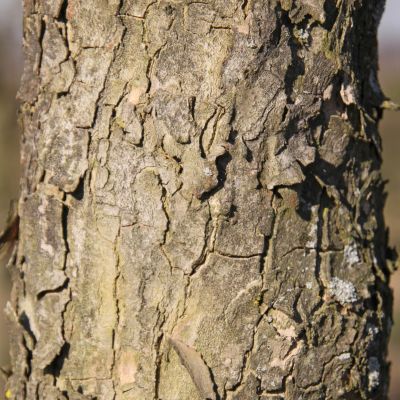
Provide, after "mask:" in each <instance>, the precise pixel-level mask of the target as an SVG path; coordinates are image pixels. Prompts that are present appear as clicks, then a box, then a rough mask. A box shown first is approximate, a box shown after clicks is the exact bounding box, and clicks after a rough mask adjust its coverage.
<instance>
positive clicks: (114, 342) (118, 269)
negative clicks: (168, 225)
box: [110, 227, 121, 400]
mask: <svg viewBox="0 0 400 400" xmlns="http://www.w3.org/2000/svg"><path fill="white" fill-rule="evenodd" d="M120 234H121V227H120V228H119V231H118V234H117V237H116V239H115V243H114V254H115V257H116V264H115V270H116V271H115V272H116V273H115V277H114V288H113V290H114V299H115V325H114V328H113V334H112V351H113V358H112V364H111V370H110V372H111V377H112V378H113V379H112V384H113V390H114V397H113V399H114V400H115V399H116V398H117V389H116V384H115V383H116V381H117V371H116V365H117V352H118V349H119V343H118V330H119V325H120V305H119V302H120V298H121V297H120V295H119V288H118V284H119V280H120V278H121V267H120V255H119V250H118V248H119V242H120Z"/></svg>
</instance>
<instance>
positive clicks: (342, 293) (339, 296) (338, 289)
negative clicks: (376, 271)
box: [328, 277, 357, 305]
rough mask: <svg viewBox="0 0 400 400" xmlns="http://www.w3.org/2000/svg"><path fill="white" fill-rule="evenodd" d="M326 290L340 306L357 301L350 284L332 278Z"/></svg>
mask: <svg viewBox="0 0 400 400" xmlns="http://www.w3.org/2000/svg"><path fill="white" fill-rule="evenodd" d="M328 289H329V292H330V294H331V295H332V296H333V297H335V298H336V300H337V301H338V302H339V303H340V304H342V305H345V304H347V303H354V302H356V301H357V292H356V289H355V287H354V285H353V284H352V283H351V282H346V281H343V280H341V279H339V278H336V277H334V278H332V280H331V281H330V282H329V285H328Z"/></svg>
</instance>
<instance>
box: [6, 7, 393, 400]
mask: <svg viewBox="0 0 400 400" xmlns="http://www.w3.org/2000/svg"><path fill="white" fill-rule="evenodd" d="M21 2H22V0H0V231H2V230H3V228H4V225H5V221H6V219H7V214H8V209H9V203H10V200H11V199H16V198H17V197H18V175H19V174H18V162H19V161H18V157H19V156H18V141H19V135H18V128H17V106H18V105H17V102H16V100H15V95H16V91H17V89H18V84H19V78H20V75H21V69H22V54H21V41H22V39H21V36H22V10H21V4H20V3H21ZM399 21H400V1H399V0H387V1H386V10H385V13H384V15H383V20H382V23H381V27H380V32H379V40H380V43H379V45H380V82H381V86H382V88H383V90H384V92H385V94H386V95H387V96H388V97H389V98H391V99H392V100H393V101H394V102H396V103H398V104H399V103H400V22H399ZM380 131H381V135H382V138H383V159H384V162H383V175H384V177H385V178H386V179H388V180H389V183H388V185H387V187H386V188H387V191H388V193H389V196H388V199H387V202H386V209H385V216H386V223H387V225H388V226H389V229H390V241H391V245H392V246H396V247H397V248H398V249H400V209H399V206H400V112H393V111H387V112H385V115H384V118H383V121H382V122H381V127H380ZM4 264H5V260H0V311H2V310H3V309H4V306H5V303H6V301H7V297H8V295H9V289H10V288H9V279H8V275H7V270H6V268H4ZM392 287H393V289H394V299H395V305H394V314H393V316H394V327H393V332H392V337H391V342H390V350H389V357H390V360H391V362H392V370H391V387H390V400H399V399H400V271H397V272H396V273H395V274H394V275H393V277H392ZM7 364H8V349H7V331H6V328H5V319H4V315H3V313H2V312H0V366H7ZM3 384H4V381H3V378H2V376H1V374H0V399H2V398H3V393H4V391H3Z"/></svg>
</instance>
